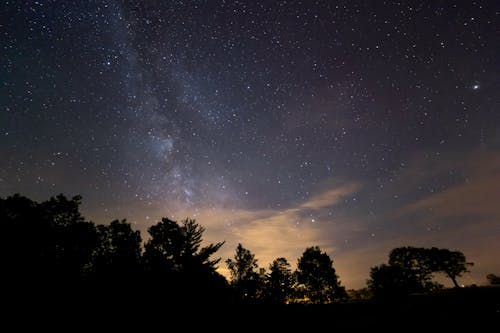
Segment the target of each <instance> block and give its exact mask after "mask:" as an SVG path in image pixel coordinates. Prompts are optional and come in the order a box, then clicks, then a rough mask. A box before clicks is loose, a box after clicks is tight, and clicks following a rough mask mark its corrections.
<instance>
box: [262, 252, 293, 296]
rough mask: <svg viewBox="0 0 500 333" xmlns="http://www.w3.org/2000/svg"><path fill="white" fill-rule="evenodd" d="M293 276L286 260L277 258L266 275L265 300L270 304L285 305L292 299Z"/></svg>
mask: <svg viewBox="0 0 500 333" xmlns="http://www.w3.org/2000/svg"><path fill="white" fill-rule="evenodd" d="M294 287H295V275H294V274H293V272H292V270H291V268H290V264H289V263H288V261H287V260H286V258H283V257H281V258H277V259H275V260H274V261H273V262H272V263H271V264H270V265H269V273H268V274H267V275H266V282H265V298H266V301H267V302H270V303H272V304H285V303H287V302H289V301H291V300H292V299H293V296H294Z"/></svg>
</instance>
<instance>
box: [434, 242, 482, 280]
mask: <svg viewBox="0 0 500 333" xmlns="http://www.w3.org/2000/svg"><path fill="white" fill-rule="evenodd" d="M426 253H427V257H428V260H429V262H430V268H431V269H432V271H434V272H442V273H444V274H446V276H447V277H449V278H450V279H451V281H452V283H453V285H454V286H455V287H456V288H458V287H459V285H458V282H457V278H458V277H461V276H462V274H464V273H468V272H469V269H468V268H469V267H471V266H473V265H474V263H472V262H467V260H466V258H465V255H464V254H463V253H462V252H460V251H450V250H448V249H438V248H435V247H433V248H431V249H426Z"/></svg>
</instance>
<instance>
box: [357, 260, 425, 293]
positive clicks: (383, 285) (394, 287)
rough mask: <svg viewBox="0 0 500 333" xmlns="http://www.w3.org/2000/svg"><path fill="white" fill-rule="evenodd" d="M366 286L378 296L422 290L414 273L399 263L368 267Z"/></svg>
mask: <svg viewBox="0 0 500 333" xmlns="http://www.w3.org/2000/svg"><path fill="white" fill-rule="evenodd" d="M367 284H368V288H369V289H370V290H371V292H372V293H373V295H374V296H375V297H378V298H384V297H398V296H405V295H408V294H411V293H414V292H418V291H421V290H422V284H421V282H420V281H419V280H418V278H417V276H416V275H414V274H408V270H406V269H405V268H404V267H402V266H399V265H387V264H382V265H380V266H375V267H372V268H371V269H370V279H369V280H368V283H367Z"/></svg>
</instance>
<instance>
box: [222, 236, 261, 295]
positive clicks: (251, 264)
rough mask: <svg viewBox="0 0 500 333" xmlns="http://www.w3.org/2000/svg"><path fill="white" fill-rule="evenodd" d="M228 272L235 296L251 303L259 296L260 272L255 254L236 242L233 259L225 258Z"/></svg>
mask: <svg viewBox="0 0 500 333" xmlns="http://www.w3.org/2000/svg"><path fill="white" fill-rule="evenodd" d="M226 264H227V267H228V269H229V272H230V275H231V277H230V280H231V286H232V288H233V290H234V292H235V294H236V297H237V298H238V299H239V300H240V301H242V302H245V303H252V302H255V301H257V300H258V298H259V297H260V291H261V289H262V284H263V280H262V272H260V271H259V270H258V264H257V259H255V255H254V254H253V253H252V252H250V250H248V249H246V248H244V247H243V245H241V243H238V245H237V247H236V253H235V255H234V258H233V259H230V258H229V259H227V260H226Z"/></svg>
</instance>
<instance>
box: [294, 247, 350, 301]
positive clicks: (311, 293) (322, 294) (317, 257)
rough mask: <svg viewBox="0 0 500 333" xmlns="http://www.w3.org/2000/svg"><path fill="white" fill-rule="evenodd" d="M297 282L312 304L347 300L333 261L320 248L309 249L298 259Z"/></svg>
mask: <svg viewBox="0 0 500 333" xmlns="http://www.w3.org/2000/svg"><path fill="white" fill-rule="evenodd" d="M296 274H297V282H298V283H299V284H300V285H301V287H302V290H303V295H304V297H305V298H307V299H308V300H309V301H310V302H311V303H314V304H325V303H332V302H334V301H337V300H342V299H345V298H346V296H347V294H346V291H345V288H344V287H343V286H341V285H340V281H339V280H338V276H337V274H336V272H335V269H334V268H333V261H332V259H331V258H330V257H329V256H328V254H326V253H325V252H322V251H321V249H320V248H319V246H312V247H308V248H307V249H306V250H305V251H304V252H303V254H302V256H301V257H300V258H299V259H298V264H297V270H296Z"/></svg>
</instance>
